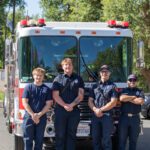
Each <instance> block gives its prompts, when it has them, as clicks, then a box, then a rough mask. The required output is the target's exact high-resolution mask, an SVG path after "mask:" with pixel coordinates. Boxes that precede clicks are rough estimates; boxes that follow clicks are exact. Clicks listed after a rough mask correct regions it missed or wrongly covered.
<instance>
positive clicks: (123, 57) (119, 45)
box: [80, 37, 132, 82]
mask: <svg viewBox="0 0 150 150" xmlns="http://www.w3.org/2000/svg"><path fill="white" fill-rule="evenodd" d="M131 44H132V40H131V38H126V37H81V38H80V51H81V61H80V66H81V68H80V73H81V76H82V77H83V79H84V81H93V80H96V79H98V70H99V68H100V66H101V65H103V64H107V65H109V66H110V68H111V72H112V75H111V78H112V80H113V81H114V82H125V81H126V77H127V75H128V74H129V73H130V72H131V65H132V64H131V62H132V52H131V48H132V46H131Z"/></svg>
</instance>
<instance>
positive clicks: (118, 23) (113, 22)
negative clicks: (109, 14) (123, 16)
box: [107, 20, 129, 28]
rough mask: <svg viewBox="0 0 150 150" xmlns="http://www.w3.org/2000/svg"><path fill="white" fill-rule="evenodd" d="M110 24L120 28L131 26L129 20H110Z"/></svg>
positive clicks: (112, 26)
mask: <svg viewBox="0 0 150 150" xmlns="http://www.w3.org/2000/svg"><path fill="white" fill-rule="evenodd" d="M107 23H108V26H109V27H111V28H114V27H116V28H117V27H118V28H128V27H129V22H127V21H116V20H109V21H108V22H107Z"/></svg>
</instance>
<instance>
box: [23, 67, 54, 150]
mask: <svg viewBox="0 0 150 150" xmlns="http://www.w3.org/2000/svg"><path fill="white" fill-rule="evenodd" d="M32 75H33V79H34V82H33V83H30V84H28V85H27V86H26V87H25V89H24V92H23V95H22V102H23V106H24V108H25V115H24V119H23V140H24V150H33V141H34V143H35V144H34V150H42V145H43V136H44V131H45V127H46V121H47V117H46V112H48V111H49V109H50V108H51V106H52V92H51V90H50V88H49V87H47V86H46V85H45V84H43V80H44V75H45V70H44V69H42V68H35V69H34V70H33V72H32Z"/></svg>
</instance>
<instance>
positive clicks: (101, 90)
mask: <svg viewBox="0 0 150 150" xmlns="http://www.w3.org/2000/svg"><path fill="white" fill-rule="evenodd" d="M99 73H100V77H101V79H100V81H99V82H98V83H96V84H94V85H93V87H92V89H91V91H90V95H89V100H88V104H89V107H90V109H91V110H92V112H93V113H92V120H91V122H92V138H93V149H94V150H102V149H103V150H112V140H111V134H112V132H113V120H112V108H113V107H115V105H116V102H117V92H116V91H115V84H114V83H112V82H111V81H110V80H109V78H110V75H111V72H110V68H109V67H108V66H107V65H103V66H101V68H100V72H99Z"/></svg>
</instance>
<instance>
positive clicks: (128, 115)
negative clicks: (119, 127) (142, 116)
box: [123, 113, 139, 117]
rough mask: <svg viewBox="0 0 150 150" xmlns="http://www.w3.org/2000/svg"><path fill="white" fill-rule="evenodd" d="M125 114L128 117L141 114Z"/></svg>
mask: <svg viewBox="0 0 150 150" xmlns="http://www.w3.org/2000/svg"><path fill="white" fill-rule="evenodd" d="M123 115H125V116H127V117H134V116H139V113H137V114H132V113H123Z"/></svg>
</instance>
